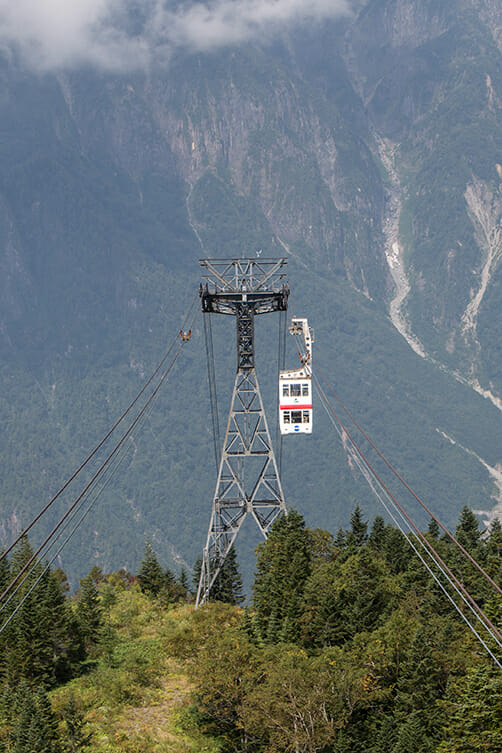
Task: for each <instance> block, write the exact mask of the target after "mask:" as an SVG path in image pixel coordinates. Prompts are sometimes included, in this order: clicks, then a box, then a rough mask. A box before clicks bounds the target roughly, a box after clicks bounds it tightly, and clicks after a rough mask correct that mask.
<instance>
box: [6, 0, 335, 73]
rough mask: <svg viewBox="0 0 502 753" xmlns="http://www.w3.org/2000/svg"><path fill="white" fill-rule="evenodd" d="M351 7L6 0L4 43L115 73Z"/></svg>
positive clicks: (247, 1)
mask: <svg viewBox="0 0 502 753" xmlns="http://www.w3.org/2000/svg"><path fill="white" fill-rule="evenodd" d="M348 12H349V0H212V1H211V0H209V1H208V2H206V3H202V2H188V1H185V2H182V3H177V4H176V5H174V3H173V0H0V48H3V49H4V50H6V51H10V52H13V51H15V52H16V53H17V54H19V55H20V56H21V58H22V59H23V60H24V61H25V63H27V64H28V65H29V66H31V67H34V68H36V69H39V70H57V69H62V68H68V67H75V66H79V65H82V64H90V65H94V66H96V67H98V68H101V69H104V70H111V71H114V70H115V71H117V70H124V69H135V68H142V67H145V66H148V65H155V64H156V63H164V62H166V60H168V59H169V57H170V55H171V54H172V53H173V52H174V51H175V50H177V49H180V48H185V49H188V50H192V51H208V50H213V49H217V48H219V47H223V46H228V45H235V44H239V43H242V42H245V41H251V40H255V39H258V40H259V39H270V38H272V37H273V35H274V34H277V33H278V32H279V31H281V30H282V29H284V28H286V27H290V26H292V25H295V24H305V23H315V22H319V21H323V20H324V19H328V18H335V17H338V16H340V15H343V14H346V13H348Z"/></svg>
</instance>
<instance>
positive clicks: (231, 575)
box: [209, 545, 244, 604]
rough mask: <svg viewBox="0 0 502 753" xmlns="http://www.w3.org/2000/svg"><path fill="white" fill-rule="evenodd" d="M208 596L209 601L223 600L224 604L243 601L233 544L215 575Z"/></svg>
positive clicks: (240, 578) (240, 579)
mask: <svg viewBox="0 0 502 753" xmlns="http://www.w3.org/2000/svg"><path fill="white" fill-rule="evenodd" d="M209 598H210V600H211V601H223V602H224V603H226V604H242V602H243V601H244V593H243V590H242V577H241V574H240V571H239V565H238V563H237V552H236V551H235V547H234V546H233V545H232V546H231V547H230V549H229V550H228V554H227V556H226V557H225V562H224V563H223V565H222V567H221V569H220V572H219V573H218V575H217V576H216V580H215V581H214V583H213V586H212V588H211V592H210V595H209Z"/></svg>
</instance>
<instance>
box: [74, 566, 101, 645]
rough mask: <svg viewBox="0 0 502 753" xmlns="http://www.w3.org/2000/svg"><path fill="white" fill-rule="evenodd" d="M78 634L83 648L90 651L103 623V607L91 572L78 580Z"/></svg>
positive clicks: (95, 643)
mask: <svg viewBox="0 0 502 753" xmlns="http://www.w3.org/2000/svg"><path fill="white" fill-rule="evenodd" d="M75 616H76V618H77V622H78V626H79V631H80V635H81V636H82V639H83V642H84V646H85V650H86V652H87V653H91V652H92V651H93V649H94V648H95V646H96V645H97V643H98V641H99V639H100V635H101V628H102V625H103V609H102V606H101V602H100V599H99V592H98V589H97V587H96V583H95V580H94V578H93V576H92V574H91V573H89V575H86V577H85V578H82V579H81V581H80V593H79V595H78V601H77V607H76V609H75Z"/></svg>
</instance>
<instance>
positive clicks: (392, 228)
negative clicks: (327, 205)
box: [375, 135, 502, 525]
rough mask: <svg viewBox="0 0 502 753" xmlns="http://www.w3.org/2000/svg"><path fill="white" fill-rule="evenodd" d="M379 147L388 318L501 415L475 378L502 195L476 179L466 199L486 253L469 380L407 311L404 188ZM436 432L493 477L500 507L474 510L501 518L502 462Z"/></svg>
mask: <svg viewBox="0 0 502 753" xmlns="http://www.w3.org/2000/svg"><path fill="white" fill-rule="evenodd" d="M375 144H376V147H377V150H378V156H379V157H380V160H381V162H382V164H383V166H384V168H385V170H386V172H387V176H388V184H387V204H386V212H385V216H384V218H383V226H382V229H383V234H384V238H385V249H384V250H385V258H386V260H387V264H388V266H389V270H390V274H391V277H392V279H393V282H394V285H395V288H394V295H393V297H392V299H391V300H390V302H389V316H390V319H391V322H392V324H393V325H394V327H395V328H396V329H397V331H398V332H399V333H400V335H401V336H402V337H404V339H405V340H406V342H407V343H408V345H409V346H410V348H412V350H413V351H414V352H415V353H416V354H417V355H419V356H420V357H421V358H424V359H426V360H428V361H430V362H431V363H433V364H434V365H435V366H436V367H437V368H440V369H441V370H442V371H445V372H446V373H448V374H450V375H451V376H453V377H454V378H455V379H457V380H458V381H460V382H462V383H464V384H467V385H468V386H470V387H471V388H472V389H474V390H475V391H476V392H477V393H478V394H480V395H481V396H482V397H484V398H485V399H488V400H490V401H491V402H492V403H493V405H494V406H495V407H496V408H497V409H498V410H500V411H502V400H501V399H500V398H499V397H498V396H497V395H494V394H493V392H492V391H491V390H489V389H486V388H483V387H482V386H481V384H480V383H479V380H478V379H477V378H476V377H475V374H474V372H475V354H476V353H477V354H479V351H480V349H481V346H480V343H479V340H478V338H477V334H476V325H477V317H478V312H479V308H480V305H481V302H482V300H483V297H484V295H485V292H486V290H487V287H488V284H489V282H490V280H491V278H492V275H493V272H494V270H495V268H496V266H497V264H498V262H499V261H500V260H501V258H502V223H501V220H500V218H501V216H502V197H500V196H498V195H497V196H493V194H492V192H491V191H490V190H489V189H488V187H487V186H486V185H485V184H483V183H482V182H481V181H479V180H473V182H472V183H471V184H469V185H468V186H467V188H466V192H465V200H466V203H467V207H468V211H469V215H470V217H471V219H472V221H473V224H474V225H475V228H476V231H477V238H478V244H479V246H480V249H481V251H482V253H483V261H482V268H481V272H480V275H479V280H480V282H479V287H478V290H477V291H471V299H470V302H469V304H468V305H467V307H466V309H465V311H464V314H463V316H462V319H461V332H462V335H463V337H464V340H465V342H466V344H467V345H470V346H471V349H472V351H473V356H472V361H471V375H470V377H469V378H466V377H464V376H462V375H461V374H459V373H457V372H453V371H451V370H450V369H448V368H447V367H446V366H445V365H444V364H442V363H441V362H439V361H437V359H434V358H433V357H432V356H431V355H430V354H428V353H427V352H426V350H425V348H424V346H423V344H422V343H421V342H420V340H419V338H418V337H417V336H416V335H415V334H414V333H413V331H412V329H411V326H410V323H409V320H408V318H407V316H406V308H405V302H406V298H407V296H408V293H409V292H410V289H411V285H410V282H409V280H408V277H407V274H406V269H405V264H404V259H403V249H402V246H401V243H400V240H399V219H400V215H401V209H402V198H401V197H402V190H401V183H400V180H399V173H398V171H397V169H396V166H395V157H396V153H397V149H398V145H397V144H395V143H392V142H391V141H389V140H388V139H384V138H381V137H379V136H377V135H375ZM437 431H438V432H439V434H441V436H443V437H444V438H445V439H446V440H447V441H449V442H451V443H452V444H454V445H456V446H458V447H460V448H461V449H462V450H463V451H464V452H466V453H468V454H469V455H471V456H473V457H475V458H476V459H477V460H478V461H479V462H480V463H481V464H482V465H483V466H484V468H485V469H486V470H487V471H488V473H489V475H490V476H491V478H492V479H493V482H494V485H495V487H496V492H495V493H494V495H493V499H494V500H495V501H496V504H495V507H494V508H492V509H491V510H476V511H475V512H476V513H477V514H478V515H481V516H483V518H484V519H485V522H486V524H487V525H489V524H490V523H491V521H492V520H493V519H494V518H496V517H499V518H502V463H497V464H496V465H495V466H490V465H489V464H488V463H487V462H486V461H485V460H484V459H483V458H481V457H480V456H479V455H477V453H475V452H474V451H473V450H471V449H469V448H467V447H464V446H463V445H461V444H460V443H459V442H457V441H456V440H455V439H453V438H452V437H450V436H449V435H448V434H446V433H445V432H443V431H442V430H441V429H439V428H438V429H437Z"/></svg>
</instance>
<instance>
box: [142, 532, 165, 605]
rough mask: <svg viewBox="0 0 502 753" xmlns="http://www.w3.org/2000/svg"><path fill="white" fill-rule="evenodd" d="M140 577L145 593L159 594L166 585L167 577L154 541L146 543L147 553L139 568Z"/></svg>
mask: <svg viewBox="0 0 502 753" xmlns="http://www.w3.org/2000/svg"><path fill="white" fill-rule="evenodd" d="M138 579H139V583H140V588H141V590H142V591H143V593H147V594H150V595H151V596H158V595H159V593H160V592H161V591H162V589H163V588H164V587H165V585H166V578H165V574H164V571H163V570H162V567H161V566H160V564H159V561H158V559H157V555H156V554H155V552H154V550H153V547H152V543H151V542H150V541H147V542H146V543H145V554H144V557H143V559H142V561H141V565H140V567H139V570H138Z"/></svg>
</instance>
